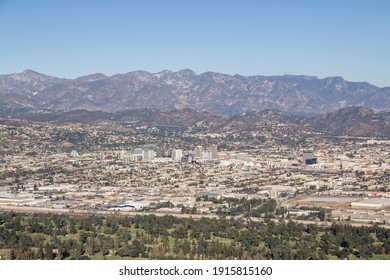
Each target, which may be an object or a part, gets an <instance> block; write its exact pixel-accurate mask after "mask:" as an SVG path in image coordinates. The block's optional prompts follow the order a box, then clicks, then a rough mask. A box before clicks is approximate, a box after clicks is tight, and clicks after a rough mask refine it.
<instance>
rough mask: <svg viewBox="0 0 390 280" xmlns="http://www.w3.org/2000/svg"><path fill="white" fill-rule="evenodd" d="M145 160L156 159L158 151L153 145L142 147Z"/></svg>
mask: <svg viewBox="0 0 390 280" xmlns="http://www.w3.org/2000/svg"><path fill="white" fill-rule="evenodd" d="M142 155H143V161H151V160H153V159H154V157H155V155H156V152H155V151H154V147H153V146H149V145H147V146H143V147H142Z"/></svg>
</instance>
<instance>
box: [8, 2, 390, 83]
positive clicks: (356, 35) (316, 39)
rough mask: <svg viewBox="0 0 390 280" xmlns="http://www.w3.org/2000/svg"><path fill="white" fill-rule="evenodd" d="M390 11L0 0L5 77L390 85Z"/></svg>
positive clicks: (343, 5)
mask: <svg viewBox="0 0 390 280" xmlns="http://www.w3.org/2000/svg"><path fill="white" fill-rule="evenodd" d="M389 8H390V3H389V2H388V1H204V0H201V1H174V0H167V1H153V0H147V1H119V0H114V1H74V0H71V1H44V0H37V1H23V0H13V1H10V0H0V38H1V44H0V60H1V65H0V74H10V73H17V72H22V71H24V70H26V69H32V70H35V71H38V72H41V73H44V74H47V75H52V76H57V77H65V78H75V77H78V76H82V75H87V74H92V73H97V72H101V73H104V74H106V75H113V74H116V73H126V72H129V71H134V70H146V71H150V72H160V71H162V70H164V69H168V70H172V71H177V70H180V69H184V68H190V69H192V70H194V71H195V72H196V73H198V74H199V73H203V72H206V71H215V72H221V73H226V74H236V73H238V74H241V75H284V74H294V75H301V74H305V75H314V76H318V77H320V78H324V77H328V76H342V77H343V78H345V79H346V80H349V81H367V82H369V83H372V84H374V85H377V86H389V85H390V75H389V74H390V73H389V67H388V65H389V64H390V55H389V52H388V50H389V49H390V36H389V34H390V21H389V20H388V11H389Z"/></svg>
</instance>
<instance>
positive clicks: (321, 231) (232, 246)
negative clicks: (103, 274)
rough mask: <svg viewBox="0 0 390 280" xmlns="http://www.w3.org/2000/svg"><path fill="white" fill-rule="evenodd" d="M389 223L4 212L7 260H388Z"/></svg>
mask: <svg viewBox="0 0 390 280" xmlns="http://www.w3.org/2000/svg"><path fill="white" fill-rule="evenodd" d="M389 257H390V230H388V229H384V228H381V227H378V226H373V227H353V226H351V225H342V224H333V225H332V226H331V227H330V228H318V227H316V226H313V225H308V226H304V225H301V224H297V223H294V222H291V221H289V222H287V223H284V222H280V223H277V224H276V223H274V222H272V221H266V222H264V223H258V222H256V223H255V222H244V221H241V220H233V219H231V220H228V219H224V218H220V219H206V218H202V219H200V220H194V219H191V218H189V219H182V218H176V217H173V216H164V217H157V216H155V215H137V216H134V217H126V216H109V217H100V216H64V215H54V214H50V215H49V214H17V213H0V258H2V259H128V258H147V259H173V258H176V259H329V258H330V259H337V258H339V259H347V258H348V259H355V258H359V259H379V258H384V259H389Z"/></svg>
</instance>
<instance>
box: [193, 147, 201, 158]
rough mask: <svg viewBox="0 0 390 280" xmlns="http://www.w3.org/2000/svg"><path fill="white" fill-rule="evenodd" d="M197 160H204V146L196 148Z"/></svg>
mask: <svg viewBox="0 0 390 280" xmlns="http://www.w3.org/2000/svg"><path fill="white" fill-rule="evenodd" d="M194 154H195V159H201V158H203V147H202V146H196V148H195V150H194Z"/></svg>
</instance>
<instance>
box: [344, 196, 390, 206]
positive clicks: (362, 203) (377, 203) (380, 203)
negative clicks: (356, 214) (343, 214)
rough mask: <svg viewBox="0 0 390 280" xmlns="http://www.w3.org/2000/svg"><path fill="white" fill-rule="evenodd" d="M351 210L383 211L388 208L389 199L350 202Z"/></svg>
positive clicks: (389, 204)
mask: <svg viewBox="0 0 390 280" xmlns="http://www.w3.org/2000/svg"><path fill="white" fill-rule="evenodd" d="M351 207H352V208H365V209H383V208H390V198H382V197H380V198H370V199H363V200H361V201H355V202H351Z"/></svg>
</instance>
